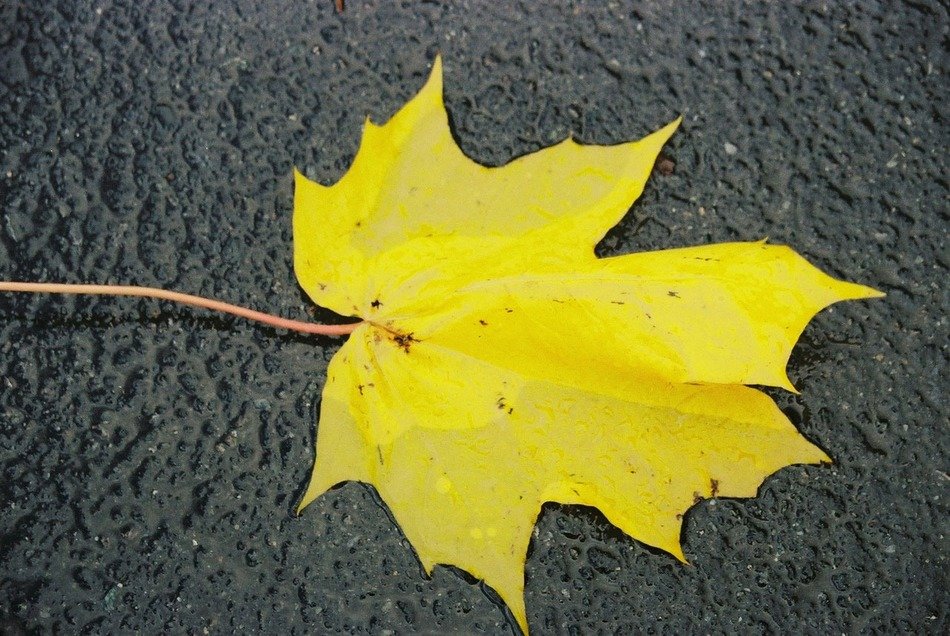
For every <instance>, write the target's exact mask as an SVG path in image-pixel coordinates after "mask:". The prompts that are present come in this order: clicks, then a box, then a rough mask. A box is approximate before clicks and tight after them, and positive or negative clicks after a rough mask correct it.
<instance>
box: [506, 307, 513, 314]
mask: <svg viewBox="0 0 950 636" xmlns="http://www.w3.org/2000/svg"><path fill="white" fill-rule="evenodd" d="M513 311H514V309H512V308H511V307H505V313H506V314H510V313H511V312H513Z"/></svg>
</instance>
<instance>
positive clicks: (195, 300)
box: [0, 281, 362, 336]
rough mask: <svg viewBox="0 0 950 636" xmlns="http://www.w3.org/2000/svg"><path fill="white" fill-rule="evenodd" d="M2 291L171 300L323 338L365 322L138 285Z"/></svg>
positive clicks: (5, 288) (7, 288) (9, 284)
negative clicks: (294, 315) (287, 314)
mask: <svg viewBox="0 0 950 636" xmlns="http://www.w3.org/2000/svg"><path fill="white" fill-rule="evenodd" d="M0 292H29V293H41V294H98V295H107V296H140V297H145V298H158V299H161V300H170V301H172V302H176V303H181V304H183V305H191V306H193V307H202V308H204V309H210V310H212V311H220V312H224V313H226V314H233V315H235V316H240V317H241V318H247V319H248V320H256V321H257V322H262V323H264V324H265V325H270V326H271V327H276V328H278V329H289V330H291V331H298V332H300V333H308V334H317V335H321V336H345V335H347V334H350V333H353V331H354V330H355V329H356V328H357V327H358V326H359V325H361V324H362V323H359V322H357V323H352V324H348V325H321V324H318V323H313V322H303V321H300V320H290V319H289V318H281V317H280V316H274V315H272V314H265V313H263V312H260V311H254V310H253V309H247V308H245V307H239V306H238V305H232V304H230V303H226V302H222V301H220V300H212V299H210V298H203V297H201V296H192V295H191V294H182V293H181V292H175V291H169V290H167V289H158V288H157V287H139V286H137V285H77V284H71V283H21V282H14V281H0Z"/></svg>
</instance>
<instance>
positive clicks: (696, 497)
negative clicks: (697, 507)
mask: <svg viewBox="0 0 950 636" xmlns="http://www.w3.org/2000/svg"><path fill="white" fill-rule="evenodd" d="M702 500H703V496H702V495H701V494H699V493H698V492H696V491H695V490H694V491H693V503H694V504H698V503H699V502H700V501H702Z"/></svg>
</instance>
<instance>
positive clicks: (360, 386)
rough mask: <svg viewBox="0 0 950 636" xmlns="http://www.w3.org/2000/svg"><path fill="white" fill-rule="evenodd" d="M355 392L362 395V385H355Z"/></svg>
mask: <svg viewBox="0 0 950 636" xmlns="http://www.w3.org/2000/svg"><path fill="white" fill-rule="evenodd" d="M356 390H357V391H359V392H360V395H363V385H362V384H357V385H356Z"/></svg>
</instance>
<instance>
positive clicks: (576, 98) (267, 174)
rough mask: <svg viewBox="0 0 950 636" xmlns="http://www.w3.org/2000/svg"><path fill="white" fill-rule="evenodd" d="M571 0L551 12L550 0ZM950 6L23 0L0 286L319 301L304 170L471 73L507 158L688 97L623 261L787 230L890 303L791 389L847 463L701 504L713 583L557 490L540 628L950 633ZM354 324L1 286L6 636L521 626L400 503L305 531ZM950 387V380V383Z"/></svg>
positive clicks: (542, 573)
mask: <svg viewBox="0 0 950 636" xmlns="http://www.w3.org/2000/svg"><path fill="white" fill-rule="evenodd" d="M542 6H543V8H542ZM944 7H945V5H942V3H939V2H907V3H905V4H898V3H892V2H873V1H869V2H865V1H862V2H853V3H847V4H845V3H837V2H826V3H807V4H805V3H784V2H783V3H774V4H772V5H771V6H763V5H762V4H760V3H748V4H745V3H737V2H733V3H725V2H715V1H710V2H697V3H688V4H683V3H673V2H669V3H667V2H662V3H654V4H653V5H647V4H641V3H628V2H619V1H618V2H570V3H568V2H556V3H539V2H533V1H528V0H525V1H523V2H495V1H489V0H485V1H481V2H479V1H469V2H458V3H453V4H452V5H451V6H449V5H447V4H441V3H433V2H409V1H406V2H399V3H394V2H389V1H388V0H378V1H376V2H368V1H366V2H364V1H362V0H348V2H347V6H346V11H345V12H344V13H343V14H342V15H337V14H336V13H335V12H334V11H333V2H332V1H330V0H325V1H324V0H319V1H314V2H304V1H302V0H299V1H290V0H285V1H281V2H277V1H270V2H268V1H262V0H242V1H239V2H217V1H215V2H198V1H196V2H188V1H185V0H179V1H174V2H141V3H140V2H134V1H131V0H118V1H109V0H97V1H89V2H82V1H74V0H61V1H54V2H33V1H29V2H16V1H11V0H0V278H6V279H35V280H63V281H73V282H80V281H81V282H93V281H94V282H113V283H120V282H122V283H133V282H134V283H138V284H143V285H159V286H166V287H171V288H175V289H179V290H182V291H188V292H192V293H199V294H204V295H208V296H213V297H218V298H222V299H226V300H229V301H232V302H236V303H240V304H244V305H248V306H252V307H255V308H260V309H265V310H270V311H273V312H276V313H280V314H283V315H286V316H291V317H297V318H306V317H308V316H309V317H313V318H317V319H333V317H332V316H328V315H327V314H326V313H325V312H322V311H320V310H316V309H314V308H313V307H312V306H311V304H310V303H309V302H308V300H307V299H306V298H305V297H304V296H303V294H302V293H301V292H300V290H299V289H298V287H297V285H296V283H295V280H294V277H293V272H292V260H291V228H290V214H291V201H292V182H291V167H292V166H294V165H296V166H299V167H300V168H301V169H302V170H303V171H304V172H305V173H307V174H308V175H309V176H311V177H313V178H316V179H318V180H320V181H322V182H325V183H329V182H332V181H334V180H336V179H337V178H338V177H339V176H340V175H341V174H342V173H343V172H344V170H345V169H346V167H347V165H348V162H349V161H350V160H351V158H352V155H353V153H354V152H355V149H356V147H357V143H358V140H359V133H360V125H361V122H362V120H363V117H364V116H365V115H366V114H367V113H369V114H370V115H372V117H373V118H374V119H375V120H377V121H382V120H385V119H386V118H387V117H388V116H389V115H391V114H392V113H393V112H394V111H395V109H396V108H398V107H399V106H400V105H401V104H402V103H403V102H404V101H405V100H406V99H408V98H409V97H410V96H411V95H412V94H413V93H414V92H415V91H416V90H417V89H418V88H419V87H420V86H421V84H422V82H423V81H424V79H425V77H426V75H427V72H428V67H429V63H430V61H431V59H432V58H433V56H434V55H435V54H436V52H441V53H442V54H443V56H444V60H445V82H446V89H447V105H448V108H449V110H450V112H451V117H452V121H453V124H454V126H455V130H456V133H457V136H458V140H459V142H460V144H461V146H462V148H463V149H464V150H465V151H466V152H468V153H469V154H470V155H471V156H472V157H474V158H476V159H478V160H480V161H482V162H486V163H489V164H498V163H502V162H505V161H507V160H509V159H511V158H512V157H514V156H517V155H520V154H523V153H526V152H529V151H532V150H535V149H538V148H540V147H542V146H545V145H548V144H550V143H552V142H555V141H558V140H560V139H562V138H563V137H565V136H566V135H567V134H568V133H570V132H573V133H574V135H575V136H576V137H577V138H578V139H580V140H582V141H586V142H591V143H595V142H596V143H611V142H619V141H624V140H629V139H633V138H637V137H639V136H641V135H643V134H645V133H647V132H649V131H652V130H654V129H655V128H657V127H659V126H660V125H662V124H664V123H666V122H668V121H669V120H671V119H672V118H674V117H675V116H677V115H679V114H681V113H682V114H683V115H684V118H685V119H684V124H683V126H682V128H681V129H680V131H679V132H678V133H677V134H676V135H675V136H674V138H673V140H672V142H671V143H670V145H669V146H668V148H667V151H666V153H667V155H668V156H669V158H670V159H671V160H672V161H673V162H674V163H675V168H674V170H673V173H672V174H670V175H665V176H664V175H661V174H658V173H657V174H655V175H654V177H653V179H652V181H651V182H650V184H649V185H648V187H647V190H646V192H645V193H644V196H643V198H642V200H641V201H640V202H638V203H637V204H636V205H635V206H634V207H633V209H632V210H631V213H630V214H629V215H628V217H627V218H626V219H625V220H624V221H623V222H622V223H621V225H620V226H619V227H618V228H617V229H616V230H614V231H613V232H611V233H610V235H609V236H608V237H607V238H606V239H605V240H604V242H603V244H602V246H601V252H602V253H604V254H615V253H619V252H625V251H630V250H643V249H658V248H664V247H674V246H683V245H693V244H699V243H707V242H711V241H727V240H756V239H759V238H762V237H765V236H768V237H770V239H771V240H772V241H773V242H776V243H786V244H789V245H791V246H793V247H795V248H796V249H797V250H799V251H800V252H801V253H803V254H804V255H806V256H807V257H809V258H810V259H811V260H812V261H813V262H815V263H816V264H818V265H820V266H821V267H823V268H825V269H826V270H827V271H829V272H831V273H833V274H836V275H838V276H841V277H844V278H847V279H849V280H854V281H859V282H862V283H867V284H870V285H874V286H876V287H879V288H880V289H882V290H884V291H886V292H887V293H888V297H887V298H886V299H885V300H883V301H876V302H864V303H849V304H844V305H839V306H837V307H835V308H834V309H833V310H832V311H828V312H826V313H823V314H822V315H821V316H820V317H819V318H818V319H817V320H816V321H815V322H814V323H812V325H811V326H810V327H809V328H808V330H807V331H806V332H805V335H804V337H803V339H802V342H801V344H800V346H799V347H798V348H797V349H796V352H795V354H794V355H793V358H792V360H791V365H790V375H791V377H792V378H793V380H794V381H795V382H796V384H797V385H798V387H799V388H800V390H801V392H802V394H801V395H800V396H792V395H787V394H782V393H781V392H775V393H774V395H775V396H776V398H777V399H778V400H779V403H780V404H781V405H782V406H783V408H785V409H786V411H787V412H788V413H789V414H790V416H791V417H792V418H793V419H794V421H795V422H796V423H797V424H798V425H799V426H800V428H801V430H802V431H803V432H804V433H805V434H806V435H807V436H808V437H809V438H810V439H812V440H814V441H815V442H817V443H818V444H819V445H820V446H822V447H823V448H824V449H826V450H827V451H828V452H829V454H830V455H831V456H832V457H834V458H835V460H836V463H835V465H833V466H830V467H792V468H788V469H786V470H783V471H781V472H780V473H779V474H778V475H776V476H775V477H773V478H772V479H769V480H768V481H767V482H766V483H765V485H764V486H763V487H762V489H761V492H760V496H759V497H758V498H756V499H752V500H720V501H709V502H705V503H702V504H700V505H698V506H696V507H695V508H694V509H693V510H691V511H690V512H689V514H688V515H687V519H686V525H685V530H684V533H683V541H684V545H685V550H686V554H687V555H688V557H689V559H690V561H691V565H690V566H683V565H680V564H678V563H677V562H676V561H675V560H674V559H673V558H671V557H669V556H668V555H666V554H663V553H659V552H656V551H653V550H651V549H648V548H646V547H644V546H643V545H641V544H639V543H637V542H636V541H634V540H631V539H629V538H628V537H626V536H624V535H622V534H621V533H619V532H618V531H617V530H615V529H614V528H612V527H611V526H610V525H609V524H608V523H607V522H606V521H605V520H604V518H603V517H602V516H601V515H599V514H598V513H597V512H596V511H593V510H590V509H585V508H577V507H562V506H554V505H550V506H548V507H546V508H545V509H544V511H543V512H542V513H541V515H540V518H539V520H538V524H537V533H536V535H535V538H534V541H533V545H532V548H531V551H530V555H529V559H528V563H527V577H528V580H527V604H528V616H529V620H530V623H531V627H532V629H533V630H534V631H535V632H536V633H601V632H602V633H637V632H647V633H649V632H663V633H670V634H679V633H705V632H711V633H723V632H725V633H751V634H755V633H775V632H790V633H798V632H805V633H861V632H889V633H895V632H901V631H911V632H918V633H946V631H947V630H948V616H947V611H948V610H947V608H948V606H950V603H948V595H947V587H948V580H947V569H948V564H947V538H946V531H947V504H948V496H950V491H948V484H950V478H948V474H947V473H948V472H950V466H948V452H947V451H948V421H947V405H946V394H947V392H948V382H947V364H946V362H947V342H948V338H947V336H948V330H947V317H946V310H947V306H948V297H947V287H946V280H947V264H948V262H947V261H948V259H947V256H948V254H947V248H946V236H947V226H948V225H947V216H948V215H947V210H948V207H947V174H948V171H947V162H946V153H947V147H948V143H947V141H948V139H947V125H946V114H947V108H946V103H947V99H948V91H947V79H946V72H947V28H948V18H947V13H946V9H945V8H944ZM337 346H338V344H337V343H336V342H334V341H332V340H329V339H309V338H304V337H298V336H292V335H287V334H286V333H283V332H278V331H275V330H271V329H267V328H262V327H258V326H255V325H251V324H248V323H245V322H243V321H239V320H231V319H228V318H220V317H217V316H209V315H208V314H206V313H201V312H194V311H190V310H187V309H182V308H179V307H175V306H170V305H167V304H162V303H156V302H146V301H135V300H127V299H126V300H115V299H62V298H28V297H11V296H9V295H5V296H3V297H0V629H2V631H4V632H5V633H14V634H15V633H23V632H41V633H45V632H60V633H122V632H129V631H140V632H142V633H161V632H165V633H197V634H201V633H232V632H233V633H254V632H272V633H297V634H302V633H324V632H325V633H371V634H385V633H393V632H395V633H407V632H429V633H431V632H466V633H505V632H511V631H513V630H514V627H513V626H512V625H513V623H512V621H511V620H510V618H509V617H508V616H507V615H506V613H505V611H504V610H503V608H502V607H501V606H500V605H499V604H498V602H497V599H496V597H495V596H494V595H493V593H492V592H491V591H490V590H487V589H485V588H484V587H483V586H481V585H479V584H478V582H476V581H472V580H471V579H470V578H467V577H466V576H463V575H460V574H459V573H458V572H456V571H454V570H451V569H448V568H438V569H437V570H436V572H435V575H434V576H433V578H432V579H431V580H429V579H427V578H426V577H425V576H424V575H423V573H422V571H421V568H420V566H419V564H418V562H417V560H416V557H415V555H414V554H413V552H412V549H411V548H410V546H409V545H408V544H407V542H406V541H405V540H404V538H403V537H402V536H401V535H400V533H399V531H398V529H397V528H396V527H395V526H394V525H393V523H392V522H391V521H390V519H389V517H388V516H387V513H386V511H385V509H384V508H382V507H381V505H380V503H379V501H378V499H377V498H376V497H375V495H374V494H373V492H372V491H371V490H370V489H368V488H366V487H364V486H361V485H358V484H348V485H346V486H343V487H341V488H339V489H338V490H336V491H334V492H333V493H331V494H329V495H328V496H325V497H324V498H323V499H322V500H320V501H319V502H317V503H315V504H314V505H312V506H311V507H310V508H308V509H307V510H306V512H305V514H304V515H303V516H302V517H300V518H297V517H295V516H294V514H293V508H294V504H295V503H296V500H297V499H298V497H299V496H300V495H301V493H302V488H303V485H304V480H305V479H306V477H307V476H308V473H309V470H310V465H311V460H312V453H313V449H312V444H313V438H314V423H315V418H316V411H317V406H318V402H319V395H320V390H321V387H322V383H323V381H324V377H325V371H326V365H327V361H328V359H329V358H330V356H331V355H332V354H333V352H334V351H335V350H336V348H337ZM941 396H944V397H941Z"/></svg>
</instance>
